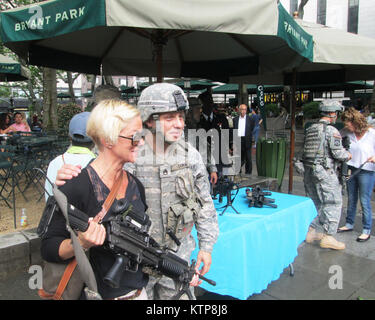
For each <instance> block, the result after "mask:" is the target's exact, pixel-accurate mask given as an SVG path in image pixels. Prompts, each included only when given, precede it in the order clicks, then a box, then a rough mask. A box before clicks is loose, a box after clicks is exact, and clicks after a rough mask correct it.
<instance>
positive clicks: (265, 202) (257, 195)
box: [246, 186, 277, 208]
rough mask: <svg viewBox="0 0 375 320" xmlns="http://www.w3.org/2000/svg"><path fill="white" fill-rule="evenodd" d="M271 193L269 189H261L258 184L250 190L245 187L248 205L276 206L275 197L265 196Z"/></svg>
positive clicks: (257, 206) (256, 206)
mask: <svg viewBox="0 0 375 320" xmlns="http://www.w3.org/2000/svg"><path fill="white" fill-rule="evenodd" d="M271 194H272V193H271V192H269V191H264V190H262V189H261V188H260V187H259V186H256V187H254V188H252V189H251V190H250V188H247V189H246V198H247V199H248V200H249V207H255V208H263V206H269V207H271V208H277V205H276V204H274V202H275V199H271V198H267V197H266V196H270V195H271Z"/></svg>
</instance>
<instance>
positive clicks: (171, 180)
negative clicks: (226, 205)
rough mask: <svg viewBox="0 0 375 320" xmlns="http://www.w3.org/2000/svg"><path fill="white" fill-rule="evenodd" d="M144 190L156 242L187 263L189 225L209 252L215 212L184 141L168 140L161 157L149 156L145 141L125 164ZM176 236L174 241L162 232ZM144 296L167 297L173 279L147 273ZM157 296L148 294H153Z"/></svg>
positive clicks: (198, 163)
mask: <svg viewBox="0 0 375 320" xmlns="http://www.w3.org/2000/svg"><path fill="white" fill-rule="evenodd" d="M126 169H127V170H129V171H130V172H133V173H134V174H135V175H136V176H137V177H138V179H140V181H141V182H142V183H143V185H144V187H145V190H146V202H147V205H148V211H147V213H148V215H149V216H150V219H151V222H152V225H151V229H150V234H151V236H152V237H153V238H154V239H155V240H156V241H157V242H159V243H160V244H161V245H167V246H168V247H169V248H170V249H172V250H176V249H177V250H178V251H177V255H178V256H180V257H181V258H183V259H185V260H187V261H189V262H190V255H191V253H192V252H193V251H194V249H195V241H194V238H193V237H192V235H191V230H192V228H193V226H194V224H195V227H196V230H197V235H198V241H199V248H200V250H203V251H206V252H209V253H211V252H212V249H213V246H214V244H215V242H216V240H217V237H218V234H219V228H218V221H217V213H216V210H215V207H214V205H213V202H212V198H211V195H210V192H209V183H208V176H207V170H206V167H205V165H204V163H203V160H202V158H201V156H200V154H199V153H198V151H197V150H196V149H195V148H193V147H192V146H191V145H190V144H189V143H186V142H185V141H184V139H183V138H182V139H180V140H179V141H177V142H175V143H173V144H171V145H170V146H169V148H168V150H167V151H166V152H165V154H163V155H157V154H155V153H154V152H153V151H152V149H151V147H150V146H149V145H148V144H147V143H145V144H144V145H143V146H142V147H140V149H139V152H138V158H137V161H136V163H135V164H127V165H126ZM168 232H172V233H173V234H175V235H176V237H177V238H178V239H179V240H180V242H181V245H180V246H179V247H178V246H177V245H176V243H175V242H174V241H173V240H172V239H171V237H170V236H169V235H168ZM146 290H147V294H148V298H149V299H170V298H171V297H172V296H174V295H175V294H176V288H175V283H174V281H173V280H172V279H170V278H168V277H165V276H163V277H161V278H160V277H152V276H151V277H150V281H149V284H148V286H147V288H146ZM155 292H157V294H155V295H156V296H155V295H154V293H155Z"/></svg>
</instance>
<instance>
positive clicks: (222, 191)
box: [211, 176, 240, 215]
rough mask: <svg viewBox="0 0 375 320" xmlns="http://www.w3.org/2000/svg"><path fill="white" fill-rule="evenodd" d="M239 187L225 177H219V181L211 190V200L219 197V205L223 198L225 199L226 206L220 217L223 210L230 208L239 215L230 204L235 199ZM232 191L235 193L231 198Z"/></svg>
mask: <svg viewBox="0 0 375 320" xmlns="http://www.w3.org/2000/svg"><path fill="white" fill-rule="evenodd" d="M239 189H240V188H239V185H238V184H237V183H234V182H233V181H232V180H230V179H228V178H227V177H224V176H221V177H220V178H219V180H218V181H217V183H216V185H215V186H214V188H213V189H212V193H211V195H212V199H214V200H216V199H217V196H218V195H219V203H222V202H223V197H224V196H226V197H227V204H226V205H225V206H224V207H223V208H225V209H224V210H223V212H221V213H220V215H223V214H224V212H225V210H227V208H228V207H232V209H233V210H234V211H235V212H236V213H237V214H239V212H238V211H237V210H236V209H235V208H234V207H233V205H232V203H233V201H234V199H235V198H236V196H237V194H238V191H239ZM232 190H237V193H236V194H235V196H234V197H233V198H232Z"/></svg>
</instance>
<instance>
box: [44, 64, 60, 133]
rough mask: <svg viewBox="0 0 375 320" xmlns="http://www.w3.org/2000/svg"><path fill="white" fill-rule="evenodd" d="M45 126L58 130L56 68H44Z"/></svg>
mask: <svg viewBox="0 0 375 320" xmlns="http://www.w3.org/2000/svg"><path fill="white" fill-rule="evenodd" d="M43 126H44V128H45V130H47V131H49V130H57V129H58V126H57V86H56V70H55V69H50V68H43Z"/></svg>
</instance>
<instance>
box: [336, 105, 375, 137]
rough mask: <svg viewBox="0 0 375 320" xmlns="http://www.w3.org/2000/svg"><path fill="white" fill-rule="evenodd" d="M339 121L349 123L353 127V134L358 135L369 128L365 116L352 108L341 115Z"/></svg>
mask: <svg viewBox="0 0 375 320" xmlns="http://www.w3.org/2000/svg"><path fill="white" fill-rule="evenodd" d="M341 120H342V122H351V123H352V125H353V127H354V133H356V134H359V135H361V134H363V133H364V132H366V131H367V130H368V129H369V128H370V125H369V124H368V122H367V120H366V118H365V116H364V115H363V114H362V113H360V112H359V111H358V110H356V109H354V108H353V107H352V108H349V109H348V110H346V111H345V112H344V113H343V114H342V116H341Z"/></svg>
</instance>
